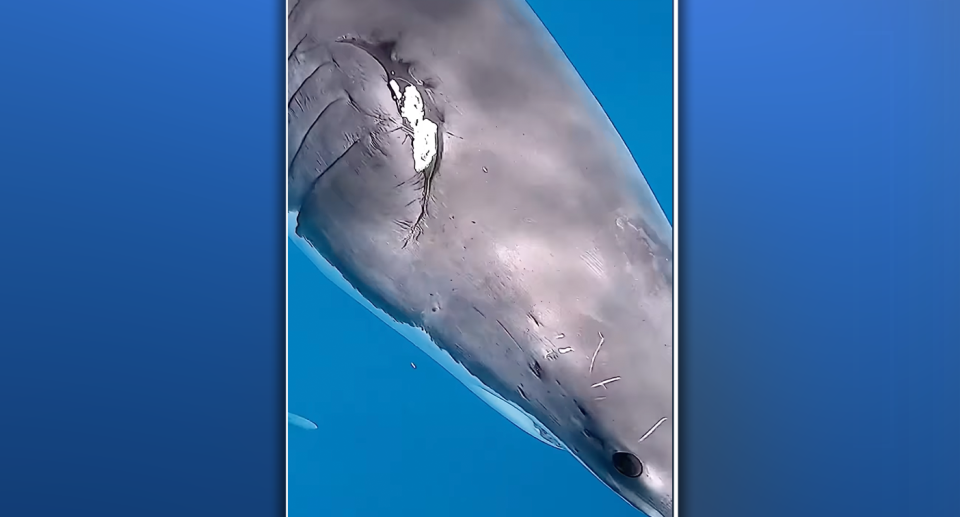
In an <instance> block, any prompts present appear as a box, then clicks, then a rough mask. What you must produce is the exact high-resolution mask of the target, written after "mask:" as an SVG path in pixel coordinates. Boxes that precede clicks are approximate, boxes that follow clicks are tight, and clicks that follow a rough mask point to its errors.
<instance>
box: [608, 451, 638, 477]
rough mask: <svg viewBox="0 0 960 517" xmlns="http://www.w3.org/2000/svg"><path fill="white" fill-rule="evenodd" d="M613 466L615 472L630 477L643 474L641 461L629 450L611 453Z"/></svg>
mask: <svg viewBox="0 0 960 517" xmlns="http://www.w3.org/2000/svg"><path fill="white" fill-rule="evenodd" d="M613 466H614V468H616V469H617V472H619V473H621V474H623V475H624V476H627V477H630V478H638V477H640V474H643V463H640V460H639V459H638V458H637V457H636V456H634V455H633V454H630V453H629V452H615V453H613Z"/></svg>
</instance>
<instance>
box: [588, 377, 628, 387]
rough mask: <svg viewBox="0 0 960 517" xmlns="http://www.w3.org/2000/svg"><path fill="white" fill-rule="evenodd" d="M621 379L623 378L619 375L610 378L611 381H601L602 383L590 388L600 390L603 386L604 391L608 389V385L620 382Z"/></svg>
mask: <svg viewBox="0 0 960 517" xmlns="http://www.w3.org/2000/svg"><path fill="white" fill-rule="evenodd" d="M620 379H621V377H620V376H619V375H618V376H616V377H610V378H609V379H607V380H605V381H600V382H598V383H596V384H593V385H591V386H590V387H591V388H599V387H601V386H603V389H607V384H610V383H611V382H617V381H619V380H620Z"/></svg>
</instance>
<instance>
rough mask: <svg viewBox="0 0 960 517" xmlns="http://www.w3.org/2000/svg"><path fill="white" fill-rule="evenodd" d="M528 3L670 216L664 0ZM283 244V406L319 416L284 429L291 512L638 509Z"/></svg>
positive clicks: (590, 512)
mask: <svg viewBox="0 0 960 517" xmlns="http://www.w3.org/2000/svg"><path fill="white" fill-rule="evenodd" d="M531 5H532V6H533V7H534V10H536V12H537V14H538V15H539V16H540V18H541V19H542V20H543V21H544V23H545V24H546V25H547V27H548V28H549V29H550V31H551V32H552V33H553V35H554V37H555V38H556V39H557V41H558V42H559V43H560V45H561V47H562V48H563V49H564V52H565V53H566V54H567V56H568V57H569V58H570V59H571V61H572V62H573V63H574V65H575V66H576V67H577V69H578V70H579V71H580V74H581V76H583V78H584V80H585V81H586V82H587V84H588V86H589V87H590V89H591V90H592V91H593V92H594V94H595V95H596V96H597V98H598V99H599V100H600V102H601V104H603V106H604V108H605V109H606V110H607V113H608V114H609V115H610V118H611V119H612V120H613V122H614V124H615V125H616V126H617V129H618V130H619V131H620V133H621V135H622V136H623V139H624V141H625V142H626V143H627V145H628V147H629V148H630V150H631V152H632V153H633V155H634V157H635V158H636V159H637V162H638V164H639V165H640V168H641V169H642V170H643V171H644V174H645V176H646V177H647V180H648V182H649V183H650V184H651V187H652V188H653V190H654V193H655V194H656V195H657V198H658V199H659V200H660V203H661V205H662V206H663V208H664V211H665V212H666V213H667V216H668V217H671V212H672V206H673V205H672V190H671V189H672V167H673V165H672V138H673V136H672V131H673V129H672V102H673V100H672V74H673V64H672V63H673V54H672V45H673V41H672V32H671V31H672V27H673V23H672V10H673V5H672V2H671V1H669V0H591V1H589V2H588V1H586V0H534V1H531ZM289 251H290V260H289V283H290V286H289V407H290V410H291V411H293V412H295V413H298V414H300V415H303V416H304V417H307V418H309V419H311V420H312V421H313V422H315V423H316V424H317V425H318V429H315V430H309V431H308V430H305V429H301V428H297V427H290V429H289V432H290V435H289V514H290V516H291V517H307V516H360V517H367V516H370V517H373V516H376V517H383V516H418V517H434V516H444V517H470V516H477V517H480V516H483V517H490V516H503V517H512V516H520V515H548V516H550V517H564V516H576V517H584V516H601V515H602V516H604V517H617V516H625V517H636V516H638V515H640V514H639V513H638V512H637V511H636V510H634V509H632V508H631V507H630V506H628V505H627V504H626V503H625V502H623V501H622V500H621V499H620V498H619V497H618V496H617V495H615V494H614V493H613V492H612V491H610V490H609V489H608V488H607V487H605V486H604V485H603V484H601V483H600V481H598V480H597V479H596V478H594V477H593V475H592V474H590V473H589V472H588V471H587V470H586V469H585V468H584V467H583V466H582V465H580V463H578V462H577V461H576V460H575V459H574V458H573V457H572V456H570V455H569V454H568V453H566V452H563V451H558V450H555V449H552V448H550V447H548V446H546V445H544V444H543V443H540V442H538V441H536V440H535V439H533V438H531V437H530V436H528V435H526V434H524V433H523V432H522V431H520V430H519V429H517V428H516V427H515V426H514V425H513V424H512V423H510V422H508V421H507V420H506V419H504V418H503V417H501V416H500V415H499V414H497V413H496V412H495V411H494V410H493V409H491V408H490V407H488V406H487V405H486V404H484V403H483V402H482V401H480V399H478V398H477V397H476V396H474V395H473V394H472V393H470V392H469V391H467V389H466V388H465V387H463V386H462V385H461V384H460V383H459V382H458V381H456V380H455V379H454V378H453V377H452V376H451V375H450V374H448V373H447V372H446V371H444V370H442V369H441V368H440V367H439V366H438V365H436V364H434V363H433V362H432V361H431V360H430V359H429V358H427V357H426V356H425V355H424V354H423V353H422V352H420V351H419V350H418V349H417V348H416V347H415V346H413V345H412V344H410V343H409V342H407V341H406V340H405V339H403V338H402V337H400V336H399V335H398V334H396V333H395V332H394V331H393V330H391V329H390V328H388V327H387V326H386V325H385V324H384V323H382V322H381V321H380V320H378V319H377V318H376V317H375V316H374V315H373V314H371V313H369V312H367V311H366V309H364V308H362V307H361V306H360V305H358V304H357V303H356V302H355V301H353V300H352V299H350V298H349V296H348V295H346V294H345V293H343V292H342V291H340V290H339V289H338V288H337V287H335V286H334V285H333V284H332V283H330V282H329V281H328V280H327V279H326V278H325V277H324V276H323V275H322V274H321V273H320V271H319V270H317V269H316V267H315V266H314V265H313V264H312V263H311V262H310V261H309V260H308V259H307V258H306V257H305V256H304V255H303V254H302V253H301V252H300V251H299V250H298V249H297V248H296V247H295V246H293V245H290V250H289ZM411 363H414V364H416V366H417V367H416V369H414V368H413V367H411Z"/></svg>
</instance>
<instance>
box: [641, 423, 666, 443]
mask: <svg viewBox="0 0 960 517" xmlns="http://www.w3.org/2000/svg"><path fill="white" fill-rule="evenodd" d="M666 421H667V417H663V418H661V419H660V420H659V421H658V422H657V423H655V424H653V427H651V428H650V430H649V431H647V432H645V433H643V436H641V437H640V439H639V440H637V443H640V442H642V441H644V440H646V439H647V437H648V436H650V435H651V434H653V432H654V431H656V430H657V428H658V427H660V425H661V424H663V423H664V422H666Z"/></svg>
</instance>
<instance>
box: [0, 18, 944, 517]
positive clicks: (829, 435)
mask: <svg viewBox="0 0 960 517" xmlns="http://www.w3.org/2000/svg"><path fill="white" fill-rule="evenodd" d="M624 3H626V0H624ZM681 9H682V14H681V27H682V29H681V30H682V32H681V63H682V65H681V98H680V101H681V105H682V111H681V126H680V127H681V148H680V154H681V160H680V169H681V187H680V189H681V190H680V197H681V200H682V201H681V204H680V214H679V216H678V223H679V225H680V246H679V249H680V253H681V256H680V261H679V266H680V268H681V270H682V271H681V272H682V274H681V275H680V280H681V288H680V289H681V291H680V293H681V296H680V300H681V312H682V318H681V326H682V330H681V336H680V339H681V341H680V345H679V350H680V354H681V375H682V377H681V408H682V415H681V416H682V421H681V454H682V456H681V466H682V469H681V479H680V481H681V492H680V493H679V497H680V508H681V512H683V513H682V515H684V516H687V517H689V516H693V517H697V516H711V517H712V516H721V517H722V516H727V515H729V516H736V517H770V516H777V517H791V516H799V515H803V516H809V515H818V516H824V515H828V516H834V515H837V516H841V515H843V516H845V515H864V516H867V515H869V516H871V517H885V516H896V517H902V516H904V515H909V516H924V517H928V516H929V517H956V516H957V515H960V492H958V491H957V487H958V486H960V439H958V436H960V351H958V347H960V316H958V315H960V275H958V269H960V145H958V142H960V97H958V96H957V95H956V93H955V92H957V91H960V35H958V33H957V32H956V30H955V28H956V27H957V26H958V25H960V12H958V10H960V4H957V3H956V2H954V1H951V0H939V1H923V0H910V1H906V0H904V1H897V2H894V1H891V0H886V1H884V0H874V1H870V2H867V1H859V2H856V1H841V0H833V1H830V2H827V1H823V0H820V1H806V2H790V3H786V2H778V3H771V2H760V1H755V0H753V1H751V0H733V1H727V2H721V3H717V2H707V1H706V0H689V1H686V2H684V3H683V5H682V7H681ZM283 16H284V14H283V6H282V5H277V4H275V3H272V2H264V1H257V2H250V1H243V0H241V1H238V2H225V1H222V0H215V1H205V2H186V1H183V0H167V1H164V2H156V1H148V2H141V3H130V2H124V3H120V2H115V1H113V2H111V1H99V2H85V3H77V2H63V1H51V2H44V3H36V2H33V3H31V2H4V3H2V4H0V54H2V55H0V58H2V60H0V62H2V63H3V66H4V76H3V79H4V80H3V81H2V82H0V93H2V95H0V115H2V117H0V137H2V138H0V214H2V216H3V219H2V220H3V222H4V224H3V234H2V235H3V244H4V246H3V253H2V254H0V266H2V267H0V300H2V307H0V397H2V398H0V401H2V406H0V407H2V410H3V412H2V413H0V414H2V415H3V416H2V418H0V423H2V427H0V436H2V438H3V440H2V441H0V478H2V479H0V486H2V487H3V488H2V491H0V515H32V516H45V515H75V514H82V513H95V514H97V515H104V516H106V515H122V516H124V517H126V516H129V515H140V516H150V515H163V516H166V515H171V514H176V515H211V514H213V515H280V514H282V511H283V485H282V479H283V468H284V465H283V452H284V451H283V438H282V437H283V433H284V431H285V426H286V423H285V421H284V419H283V418H282V411H283V392H282V390H283V376H282V362H283V356H282V342H283V314H282V311H281V308H282V306H283V273H282V270H283V246H284V245H285V244H284V243H285V237H284V235H283V223H284V221H283V219H282V214H281V213H280V212H281V210H278V209H279V208H280V207H282V184H281V183H280V182H278V181H276V178H277V177H278V175H279V172H280V171H281V170H282V168H283V156H282V155H283V123H284V115H283V107H282V104H280V101H279V99H282V98H283V82H282V80H283V76H284V73H283V55H284V54H283V36H282V32H283ZM611 23H612V22H611ZM618 23H619V22H618ZM576 31H577V29H575V28H571V29H570V33H571V34H574V37H577V36H576ZM606 36H607V35H606V34H605V33H604V32H600V33H598V32H596V31H589V32H588V31H585V30H584V31H582V32H581V33H580V34H579V38H582V39H584V40H593V41H594V43H595V48H598V49H603V47H604V45H605V44H606V39H605V38H606ZM617 36H618V37H620V36H622V35H620V34H618V35H617ZM628 36H629V35H628ZM621 66H625V67H628V66H630V65H629V64H623V65H621ZM613 72H614V73H621V71H619V70H613ZM613 109H614V110H616V109H617V108H613ZM613 116H614V118H615V119H616V114H615V113H613ZM358 310H359V308H358ZM398 353H399V352H398ZM403 359H404V360H405V359H406V357H403ZM384 360H386V359H384ZM397 360H399V357H397ZM417 372H420V370H419V369H418V370H417ZM410 389H421V390H422V391H423V393H425V394H426V393H427V392H428V391H429V390H428V389H426V387H424V386H420V387H417V386H414V387H411V388H410ZM464 400H468V397H464ZM407 403H410V404H412V401H411V402H407ZM427 410H429V408H428V407H421V408H419V409H418V411H427ZM411 411H412V409H411ZM477 411H481V410H480V409H478V410H477ZM478 418H479V417H478ZM493 420H495V419H493ZM507 425H509V424H508V423H506V422H503V426H507ZM502 430H503V433H504V436H506V434H508V431H513V430H512V429H510V428H507V427H503V428H502ZM451 431H454V430H453V429H451ZM437 436H439V437H440V438H439V439H441V440H448V442H440V443H439V444H437V442H435V441H434V440H429V442H430V444H434V445H433V447H434V448H433V449H425V450H426V451H428V452H426V453H425V454H435V455H436V456H435V458H436V459H437V461H438V462H439V463H445V464H446V465H447V469H445V470H441V471H439V472H435V473H434V474H435V476H436V477H435V478H425V479H422V480H421V482H422V483H423V484H426V485H430V484H432V483H437V481H436V480H437V479H445V478H450V480H445V481H444V482H443V483H447V484H446V485H444V484H443V483H441V486H442V487H444V490H448V489H449V490H453V489H454V488H455V486H454V488H451V485H456V474H457V472H458V469H464V470H465V469H467V467H465V466H457V465H456V464H455V463H454V462H452V461H450V460H452V459H455V458H456V454H449V455H446V454H444V451H449V452H453V453H455V452H457V451H459V450H460V449H459V447H464V444H465V443H466V442H467V441H468V440H457V435H455V434H454V435H442V434H438V435H437ZM382 438H383V439H384V440H385V442H386V441H387V440H389V439H390V437H389V436H384V437H382ZM520 438H525V437H523V436H520V437H519V438H518V440H519V439H520ZM424 440H425V441H427V439H426V438H425V439H424ZM444 443H448V444H452V445H451V447H452V446H453V445H456V446H457V447H458V449H456V450H451V448H449V447H439V445H443V444H444ZM413 445H416V444H411V445H410V446H411V447H412V446H413ZM336 446H338V444H337V443H333V444H331V447H336ZM397 447H405V446H403V445H398V446H397ZM530 450H535V448H534V449H530ZM544 454H545V453H544ZM451 465H453V466H452V467H451ZM538 465H539V464H538ZM351 468H352V467H351ZM461 471H462V470H461ZM401 475H403V474H402V473H401V474H393V475H392V476H391V475H388V476H386V477H385V479H384V480H383V481H382V482H381V483H380V484H379V485H378V486H376V487H371V489H381V488H383V487H386V488H387V489H389V487H390V483H391V482H392V481H393V478H395V477H397V476H401ZM504 475H505V476H507V477H509V478H510V479H512V480H513V483H514V484H515V485H516V486H515V487H514V488H513V490H516V491H517V492H522V491H523V488H524V485H523V484H524V483H525V482H526V480H525V479H524V478H523V477H520V476H517V475H516V473H511V472H505V473H504ZM463 488H464V490H465V491H464V494H467V495H465V496H464V497H465V499H462V500H461V499H458V498H457V494H456V493H439V494H437V495H436V497H438V498H446V499H443V500H441V502H438V503H437V506H438V507H444V508H446V509H448V511H449V514H451V515H452V514H453V513H454V512H459V511H460V510H461V509H462V508H464V507H468V506H469V505H471V504H481V503H478V500H480V499H479V497H475V498H473V499H466V497H470V496H469V492H467V491H468V490H473V489H474V488H475V487H473V486H466V487H463ZM569 491H571V489H570V486H569V485H567V484H565V483H560V484H558V486H557V490H556V492H555V493H547V494H540V495H539V496H540V500H539V502H537V503H536V506H535V507H532V509H531V507H530V506H527V507H522V506H521V507H520V508H519V510H522V509H527V510H531V511H537V512H538V513H539V512H540V509H541V508H543V506H541V505H547V506H549V505H550V504H552V503H551V502H550V501H551V500H552V499H554V498H556V497H563V494H565V493H566V492H569ZM557 494H560V495H559V496H558V495H557ZM401 495H402V494H401ZM480 501H482V500H480ZM411 504H412V503H411ZM444 505H446V506H444ZM519 510H518V512H517V513H516V514H520V513H519ZM492 511H493V510H491V512H492ZM508 512H509V513H508ZM514 514H515V513H513V511H512V510H503V513H500V512H498V513H496V515H514ZM346 515H349V514H346Z"/></svg>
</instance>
